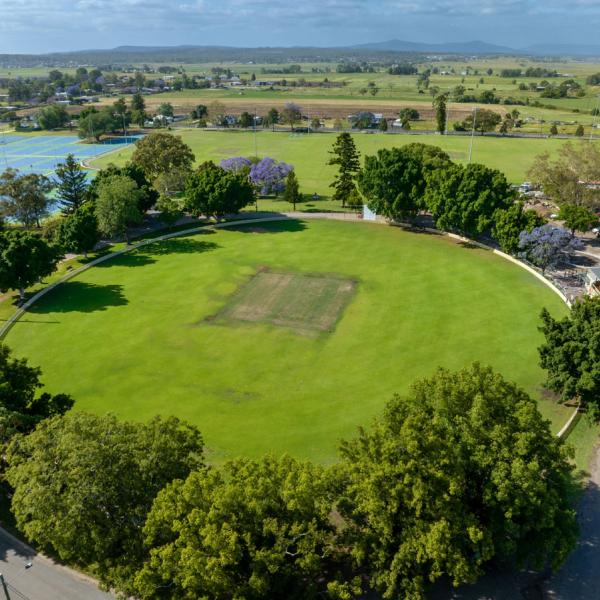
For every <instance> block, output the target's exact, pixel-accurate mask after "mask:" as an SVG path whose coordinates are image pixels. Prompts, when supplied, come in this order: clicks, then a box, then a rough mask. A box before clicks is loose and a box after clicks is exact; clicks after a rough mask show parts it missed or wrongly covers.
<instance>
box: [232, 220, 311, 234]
mask: <svg viewBox="0 0 600 600" xmlns="http://www.w3.org/2000/svg"><path fill="white" fill-rule="evenodd" d="M305 229H306V222H305V221H300V220H298V219H284V220H281V221H267V222H263V223H260V222H256V223H252V221H251V220H248V223H244V224H243V225H233V226H232V227H223V228H222V229H221V231H226V232H227V231H236V232H238V233H295V232H298V231H304V230H305Z"/></svg>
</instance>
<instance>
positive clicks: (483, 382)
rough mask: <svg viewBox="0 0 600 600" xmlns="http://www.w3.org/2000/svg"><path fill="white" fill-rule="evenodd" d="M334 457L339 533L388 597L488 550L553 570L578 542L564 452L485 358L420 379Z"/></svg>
mask: <svg viewBox="0 0 600 600" xmlns="http://www.w3.org/2000/svg"><path fill="white" fill-rule="evenodd" d="M342 456H343V469H344V472H345V474H346V480H345V484H346V485H345V494H344V497H343V499H342V500H340V501H339V502H338V510H339V511H340V512H341V514H342V517H343V518H344V519H345V522H346V526H347V530H346V535H347V538H348V539H347V542H346V543H348V544H350V545H351V547H352V554H353V556H354V558H355V560H356V563H357V566H359V567H360V568H362V569H364V570H365V571H366V572H367V573H368V574H369V576H370V582H371V584H372V585H373V587H375V588H376V589H377V590H379V591H380V592H382V593H383V595H384V597H385V598H410V599H420V598H423V594H424V588H425V586H426V585H427V584H428V583H430V582H433V581H435V580H437V579H439V578H440V577H442V576H443V575H446V576H448V577H449V578H450V580H451V581H452V582H453V584H454V585H458V584H461V583H465V582H472V581H474V580H476V579H477V578H478V577H479V576H480V575H481V574H482V572H483V570H484V568H485V566H486V565H487V563H488V562H489V561H490V560H492V559H499V560H504V561H510V562H513V561H514V562H515V563H516V564H517V565H520V566H523V565H528V566H530V567H533V568H541V567H544V566H545V565H547V564H549V565H551V566H552V567H553V568H557V567H558V566H559V565H560V564H561V563H562V562H563V561H564V560H565V558H566V557H567V555H568V554H569V552H570V551H571V550H572V549H573V547H574V546H575V542H576V539H577V524H576V518H575V511H574V510H573V508H572V506H571V485H572V481H571V475H572V468H573V467H572V466H571V464H570V462H569V458H568V457H569V455H568V452H567V451H566V449H565V447H564V445H563V442H562V441H561V440H559V439H558V438H557V437H556V436H555V435H554V434H553V433H552V431H551V430H550V423H549V422H548V421H545V420H544V419H543V418H542V416H541V414H540V413H539V411H538V409H537V405H536V402H535V400H533V399H532V398H530V397H529V396H528V395H527V394H526V393H525V392H524V391H523V390H522V389H520V388H518V387H517V386H516V385H514V384H512V383H509V382H507V381H506V380H504V379H503V378H502V377H501V376H500V375H498V374H496V373H494V372H493V371H492V370H491V369H490V368H486V367H482V366H479V365H477V364H476V365H473V366H472V367H470V368H467V369H464V370H462V371H458V372H456V373H451V372H448V371H445V370H440V371H438V372H437V373H436V374H435V375H434V376H433V377H431V378H430V379H423V380H421V381H417V382H416V383H415V384H414V385H413V386H412V388H411V389H410V391H409V392H408V394H407V395H406V396H403V397H398V396H397V397H395V398H394V399H393V400H392V401H391V402H390V403H389V404H388V406H387V408H386V410H385V413H384V415H383V417H382V418H381V419H379V420H378V421H376V422H375V424H374V425H373V427H372V428H371V429H370V430H366V431H365V430H363V431H361V432H360V433H359V435H358V437H357V438H356V439H355V440H353V441H350V442H347V443H345V444H344V445H343V446H342Z"/></svg>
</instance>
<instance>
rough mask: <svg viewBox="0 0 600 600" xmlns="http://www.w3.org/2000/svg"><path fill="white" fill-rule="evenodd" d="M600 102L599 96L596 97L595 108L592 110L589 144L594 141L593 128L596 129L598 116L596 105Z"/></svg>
mask: <svg viewBox="0 0 600 600" xmlns="http://www.w3.org/2000/svg"><path fill="white" fill-rule="evenodd" d="M599 101H600V94H598V95H597V96H596V107H595V109H594V116H593V118H592V130H591V131H590V143H591V142H593V141H594V128H595V127H596V117H597V116H598V103H599Z"/></svg>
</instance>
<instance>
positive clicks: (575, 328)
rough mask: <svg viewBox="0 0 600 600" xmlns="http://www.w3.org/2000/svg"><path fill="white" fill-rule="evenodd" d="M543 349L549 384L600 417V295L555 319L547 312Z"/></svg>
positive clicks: (544, 315) (541, 350)
mask: <svg viewBox="0 0 600 600" xmlns="http://www.w3.org/2000/svg"><path fill="white" fill-rule="evenodd" d="M540 330H541V332H542V333H543V334H544V336H545V343H544V344H543V345H542V346H541V347H540V358H541V366H542V368H544V369H546V371H547V375H548V379H547V385H548V387H549V388H550V389H551V390H554V391H555V392H557V393H558V394H560V395H561V398H562V401H563V402H568V401H569V400H579V401H580V402H581V403H582V404H583V405H585V406H587V407H589V409H590V410H591V411H592V412H593V413H595V416H596V417H597V416H598V415H600V296H596V297H593V298H584V299H583V300H579V301H578V302H576V303H575V304H574V305H573V307H572V309H571V313H570V314H569V315H568V316H567V317H564V318H563V319H555V318H554V317H552V316H551V315H550V313H549V312H548V311H547V310H546V309H544V311H543V312H542V327H541V328H540Z"/></svg>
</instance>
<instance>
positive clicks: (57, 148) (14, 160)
mask: <svg viewBox="0 0 600 600" xmlns="http://www.w3.org/2000/svg"><path fill="white" fill-rule="evenodd" d="M135 139H136V138H132V137H129V138H112V139H110V140H107V141H106V142H104V143H101V144H87V143H85V144H84V143H82V142H81V140H80V139H79V138H78V137H77V136H67V135H21V134H16V133H10V134H7V133H0V171H4V170H5V169H8V168H13V169H18V170H19V171H20V172H21V173H40V174H42V175H52V173H53V172H54V170H55V168H56V165H57V164H58V163H61V162H63V161H64V159H65V158H66V157H67V155H68V154H73V155H74V156H75V158H76V159H77V160H78V161H82V160H89V159H90V158H94V157H98V156H101V155H102V154H106V153H107V152H112V151H114V150H115V148H116V147H117V146H122V147H127V146H128V145H131V143H132V142H134V141H135Z"/></svg>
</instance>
